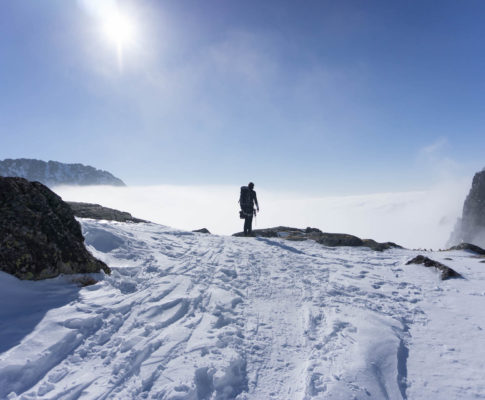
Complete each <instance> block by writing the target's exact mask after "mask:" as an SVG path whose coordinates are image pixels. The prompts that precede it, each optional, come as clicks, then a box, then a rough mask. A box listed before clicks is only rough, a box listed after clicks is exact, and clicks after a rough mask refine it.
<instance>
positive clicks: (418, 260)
mask: <svg viewBox="0 0 485 400" xmlns="http://www.w3.org/2000/svg"><path fill="white" fill-rule="evenodd" d="M409 264H423V265H424V266H425V267H435V268H436V269H438V270H440V271H441V279H442V280H443V281H444V280H446V279H449V278H463V277H462V276H461V275H460V274H459V273H458V272H456V271H455V270H454V269H452V268H450V267H447V266H446V265H444V264H441V263H440V262H438V261H434V260H432V259H431V258H428V257H425V256H422V255H419V256H416V257H414V258H413V259H412V260H410V261H408V262H407V263H406V265H409Z"/></svg>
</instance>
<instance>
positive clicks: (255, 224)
mask: <svg viewBox="0 0 485 400" xmlns="http://www.w3.org/2000/svg"><path fill="white" fill-rule="evenodd" d="M253 213H254V226H258V225H257V223H256V222H257V221H256V214H257V213H256V210H255V209H254V208H253Z"/></svg>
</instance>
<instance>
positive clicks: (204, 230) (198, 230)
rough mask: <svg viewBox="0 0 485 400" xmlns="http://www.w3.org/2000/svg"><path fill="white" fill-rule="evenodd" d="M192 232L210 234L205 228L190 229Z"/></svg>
mask: <svg viewBox="0 0 485 400" xmlns="http://www.w3.org/2000/svg"><path fill="white" fill-rule="evenodd" d="M192 232H196V233H206V234H208V235H210V234H211V233H210V232H209V230H208V229H207V228H202V229H196V230H195V231H192Z"/></svg>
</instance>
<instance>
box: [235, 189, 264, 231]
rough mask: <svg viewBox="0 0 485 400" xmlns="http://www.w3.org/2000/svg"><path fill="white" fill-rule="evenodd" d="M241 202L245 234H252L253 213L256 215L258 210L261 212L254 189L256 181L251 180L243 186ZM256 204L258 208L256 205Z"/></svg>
mask: <svg viewBox="0 0 485 400" xmlns="http://www.w3.org/2000/svg"><path fill="white" fill-rule="evenodd" d="M239 204H240V206H241V212H240V213H239V214H240V217H241V218H244V236H248V235H251V233H252V231H253V227H252V225H253V215H256V210H257V211H258V212H259V204H258V198H257V197H256V192H255V191H254V183H253V182H249V184H248V185H247V186H242V187H241V195H240V197H239ZM255 205H256V210H255V209H254V206H255Z"/></svg>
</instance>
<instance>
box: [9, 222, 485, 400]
mask: <svg viewBox="0 0 485 400" xmlns="http://www.w3.org/2000/svg"><path fill="white" fill-rule="evenodd" d="M81 223H82V227H83V231H84V234H85V236H86V242H87V244H88V245H89V248H90V250H91V251H92V252H93V253H94V254H95V255H96V256H98V257H99V258H101V259H102V260H103V261H105V262H107V263H108V265H109V266H110V267H111V268H112V269H113V274H112V275H111V276H103V275H99V276H98V278H100V279H101V281H100V282H99V283H98V284H96V285H93V286H89V287H86V288H82V289H81V288H78V287H77V286H75V285H74V284H71V283H66V281H67V280H68V279H70V278H67V277H60V278H56V279H51V280H47V281H43V282H22V281H18V280H17V279H15V278H13V277H11V276H8V275H7V274H4V273H0V304H2V308H1V309H0V399H78V398H80V399H144V398H146V399H194V400H195V399H234V398H237V399H279V400H281V399H476V398H485V380H484V379H483V371H484V370H485V361H484V360H485V346H484V344H485V340H484V339H485V335H484V331H483V329H484V328H485V285H484V284H485V264H483V263H481V262H480V261H482V259H478V258H474V257H473V256H472V255H471V254H469V253H466V252H462V251H456V252H443V253H432V252H428V254H427V255H428V256H429V257H431V258H434V259H436V260H438V261H442V262H444V263H445V264H447V265H449V266H451V267H453V268H455V269H456V270H457V271H458V272H460V273H461V274H462V275H464V277H465V278H466V279H456V280H448V281H440V280H439V275H438V273H436V272H434V271H433V270H430V269H427V268H424V267H422V266H415V265H410V266H406V265H404V264H405V262H406V261H408V260H409V259H410V258H412V257H414V256H415V255H416V254H417V253H416V252H413V251H408V250H392V251H387V252H384V253H377V252H374V251H371V250H369V249H366V248H326V247H323V246H321V245H318V244H316V243H314V242H312V241H306V242H288V241H284V240H283V239H264V238H259V239H255V238H234V237H224V236H212V235H204V234H193V233H189V232H183V231H177V230H173V229H171V228H167V227H163V226H160V225H155V224H126V223H116V222H105V221H94V220H88V219H85V220H81ZM446 258H451V259H452V260H447V259H446Z"/></svg>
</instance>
